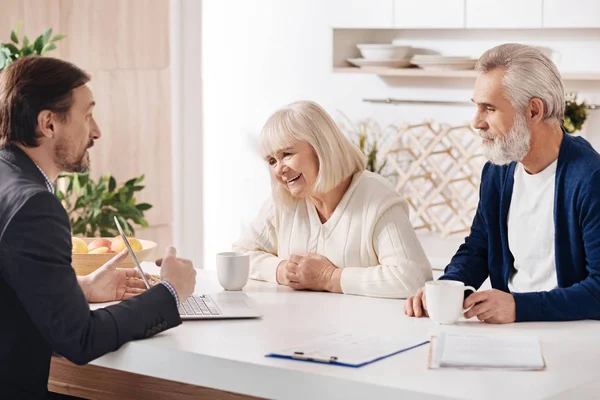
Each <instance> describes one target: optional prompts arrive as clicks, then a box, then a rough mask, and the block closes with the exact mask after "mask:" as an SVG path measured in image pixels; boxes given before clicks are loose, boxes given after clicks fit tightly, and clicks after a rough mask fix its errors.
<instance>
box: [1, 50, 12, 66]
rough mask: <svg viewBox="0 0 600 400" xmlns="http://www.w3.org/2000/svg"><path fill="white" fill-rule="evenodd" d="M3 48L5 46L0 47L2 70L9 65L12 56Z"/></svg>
mask: <svg viewBox="0 0 600 400" xmlns="http://www.w3.org/2000/svg"><path fill="white" fill-rule="evenodd" d="M3 50H4V49H3V48H2V49H0V71H2V70H3V69H4V68H6V67H7V66H8V60H10V57H9V56H8V55H7V54H6V52H4V51H3Z"/></svg>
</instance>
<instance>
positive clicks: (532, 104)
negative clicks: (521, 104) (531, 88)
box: [527, 97, 546, 124]
mask: <svg viewBox="0 0 600 400" xmlns="http://www.w3.org/2000/svg"><path fill="white" fill-rule="evenodd" d="M545 112H546V108H545V106H544V102H543V101H542V99H540V98H537V97H534V98H533V99H531V100H529V104H528V106H527V119H530V120H531V123H532V124H539V123H540V122H542V121H543V120H544V113H545Z"/></svg>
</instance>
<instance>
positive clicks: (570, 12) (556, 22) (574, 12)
mask: <svg viewBox="0 0 600 400" xmlns="http://www.w3.org/2000/svg"><path fill="white" fill-rule="evenodd" d="M543 15H544V19H543V26H544V28H600V1H597V0H544V12H543Z"/></svg>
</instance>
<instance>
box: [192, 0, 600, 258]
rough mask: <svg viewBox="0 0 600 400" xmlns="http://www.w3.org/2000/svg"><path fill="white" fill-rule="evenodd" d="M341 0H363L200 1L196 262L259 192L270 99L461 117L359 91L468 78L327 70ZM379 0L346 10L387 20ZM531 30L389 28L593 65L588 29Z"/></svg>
mask: <svg viewBox="0 0 600 400" xmlns="http://www.w3.org/2000/svg"><path fill="white" fill-rule="evenodd" d="M348 3H353V4H354V6H355V7H356V6H359V5H360V4H361V3H362V4H363V5H364V4H365V1H361V0H358V1H356V0H355V1H352V2H343V1H337V0H336V1H322V0H287V1H277V0H256V1H247V0H246V1H244V0H220V1H205V2H204V5H203V12H202V14H203V15H202V20H201V21H202V22H201V23H202V51H203V55H202V58H203V60H202V69H203V102H204V106H203V110H204V131H203V149H204V150H203V152H202V160H201V161H200V160H198V161H197V163H198V164H199V163H200V162H201V163H202V164H201V165H202V168H203V173H202V176H198V177H197V178H196V179H195V180H194V182H193V183H191V184H197V185H203V188H204V205H203V214H204V215H203V222H204V224H203V226H204V240H203V241H202V243H203V244H204V246H205V247H204V248H205V251H204V267H205V268H214V266H213V264H214V254H215V253H216V252H218V251H224V250H227V249H229V247H230V245H231V242H232V241H234V240H235V239H236V238H237V237H238V236H239V235H240V233H241V232H242V230H243V228H244V226H245V224H247V223H248V222H249V221H250V220H251V219H252V218H253V217H254V216H255V214H256V213H257V212H258V209H259V207H260V205H261V203H262V202H263V201H264V200H265V199H266V198H267V197H268V196H269V178H268V171H267V168H266V166H265V163H264V162H263V161H262V160H261V159H260V157H259V154H258V152H257V150H256V149H257V138H258V134H259V132H260V129H261V126H262V124H263V123H264V121H265V120H266V119H267V118H268V116H269V115H270V114H271V113H272V112H274V111H275V110H276V109H277V108H278V107H281V106H283V105H285V104H287V103H290V102H293V101H296V100H300V99H311V100H315V101H317V102H319V103H321V104H322V105H323V106H324V107H325V108H326V109H327V110H328V111H329V112H330V113H332V114H333V116H334V117H336V118H338V117H339V115H340V114H339V112H343V113H344V114H346V115H347V116H349V117H350V118H351V119H353V120H358V119H361V118H368V117H374V118H376V119H378V120H379V121H381V122H382V123H399V124H401V123H404V122H421V121H424V120H435V121H440V122H448V123H455V124H462V123H465V122H468V121H469V120H470V118H471V116H472V114H473V111H474V109H473V108H472V107H471V106H459V107H457V106H453V107H450V106H423V105H400V106H393V105H376V104H369V103H365V102H363V101H362V99H363V98H385V97H395V98H401V99H429V100H450V101H468V100H469V99H470V97H471V94H472V84H473V80H466V81H465V80H455V79H438V78H436V79H422V78H419V79H406V78H403V79H399V80H395V81H391V82H390V81H384V80H382V79H380V78H379V77H377V76H375V75H363V74H341V73H333V67H332V66H333V47H334V43H333V41H334V34H333V30H332V26H331V25H332V23H333V22H332V21H335V20H336V19H337V20H339V17H340V13H343V12H344V11H343V9H342V8H340V7H343V4H348ZM517 3H518V2H516V3H515V4H517ZM370 4H371V3H370ZM381 4H383V3H382V1H381V0H377V1H375V2H373V3H372V7H371V6H369V7H367V9H365V10H363V11H360V10H358V11H355V14H360V13H361V12H362V13H364V15H365V18H366V19H370V23H373V24H378V23H380V21H381V20H383V21H388V19H389V21H392V18H391V16H386V15H385V14H384V15H383V16H382V15H379V14H376V13H377V12H382V10H383V11H385V8H382V7H380V5H381ZM429 12H430V13H432V15H434V16H435V15H436V14H435V13H436V12H439V13H444V12H446V11H445V10H443V9H436V8H435V7H432V8H431V9H430V10H429ZM515 12H517V13H518V12H519V9H515ZM441 17H443V15H440V18H441ZM188 18H193V16H191V15H190V16H188ZM386 23H387V22H386ZM540 32H541V31H530V30H518V29H512V30H510V31H501V30H465V31H461V30H455V29H447V30H437V29H436V30H430V29H426V30H414V31H399V32H398V35H397V38H398V40H399V41H401V42H405V43H407V44H412V45H415V46H422V47H434V48H436V49H438V50H440V51H442V52H444V54H448V55H451V54H449V53H450V52H452V53H454V54H455V55H462V53H467V54H472V55H478V54H480V52H481V51H483V50H484V49H486V48H488V47H492V46H493V45H495V44H498V43H501V42H505V41H521V42H524V43H529V44H538V45H544V44H550V45H552V46H553V47H554V48H556V50H557V51H558V52H559V53H562V54H563V56H564V55H565V54H567V56H568V59H566V60H564V62H565V63H566V65H577V66H579V67H582V66H585V68H588V70H591V69H595V70H596V71H599V70H600V63H599V62H598V54H600V36H599V35H598V30H593V29H592V30H589V31H581V30H565V31H560V30H553V31H552V32H545V33H543V34H541V33H540ZM575 49H576V51H574V50H575ZM458 53H461V54H458ZM573 58H576V60H573ZM570 85H571V89H573V90H577V91H579V92H580V97H583V98H585V99H587V100H588V101H589V102H595V103H600V86H599V85H598V82H597V81H596V82H574V83H570ZM594 132H596V136H595V135H594ZM585 135H586V136H588V137H590V138H591V140H592V141H593V142H594V143H595V144H597V145H600V115H597V114H591V115H590V121H589V122H588V124H587V127H586V131H585ZM199 225H200V224H199Z"/></svg>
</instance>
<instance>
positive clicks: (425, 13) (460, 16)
mask: <svg viewBox="0 0 600 400" xmlns="http://www.w3.org/2000/svg"><path fill="white" fill-rule="evenodd" d="M394 27H395V28H424V29H443V28H464V27H465V1H464V0H418V1H417V0H394Z"/></svg>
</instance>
